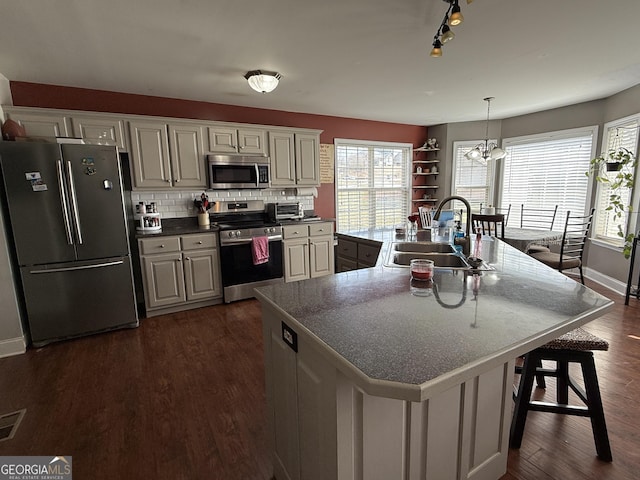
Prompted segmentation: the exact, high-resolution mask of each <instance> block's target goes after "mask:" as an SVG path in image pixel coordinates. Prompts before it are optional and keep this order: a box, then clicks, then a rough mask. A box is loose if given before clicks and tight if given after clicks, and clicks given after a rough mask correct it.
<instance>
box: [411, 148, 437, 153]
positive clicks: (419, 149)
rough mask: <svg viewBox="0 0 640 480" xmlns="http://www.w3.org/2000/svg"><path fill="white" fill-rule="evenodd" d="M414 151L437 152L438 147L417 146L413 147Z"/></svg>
mask: <svg viewBox="0 0 640 480" xmlns="http://www.w3.org/2000/svg"><path fill="white" fill-rule="evenodd" d="M413 151H414V152H439V151H440V149H439V148H424V147H418V148H414V149H413Z"/></svg>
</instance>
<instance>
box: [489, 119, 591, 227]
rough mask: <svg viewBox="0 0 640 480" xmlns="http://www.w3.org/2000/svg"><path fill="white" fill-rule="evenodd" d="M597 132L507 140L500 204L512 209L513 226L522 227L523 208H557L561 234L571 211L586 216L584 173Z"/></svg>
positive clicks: (581, 131)
mask: <svg viewBox="0 0 640 480" xmlns="http://www.w3.org/2000/svg"><path fill="white" fill-rule="evenodd" d="M594 132H595V129H594V128H588V129H578V130H571V131H566V132H553V133H547V134H543V135H533V136H530V137H526V138H523V139H505V141H504V148H505V150H506V151H507V157H506V159H505V160H503V162H504V163H503V166H504V167H503V174H502V190H501V200H500V202H501V205H509V204H511V205H512V208H511V214H510V215H509V223H510V224H512V225H519V223H520V205H521V204H524V205H525V207H527V208H535V209H553V208H554V206H555V205H558V213H557V216H556V220H555V223H554V227H553V228H554V230H562V228H563V222H564V219H565V217H566V213H567V211H568V210H570V211H571V212H572V213H573V214H583V213H584V212H585V209H586V205H587V193H588V188H589V179H588V178H587V176H586V175H585V172H586V171H587V170H588V169H589V161H590V160H591V158H592V157H593V155H592V152H593V136H594ZM512 218H513V220H512Z"/></svg>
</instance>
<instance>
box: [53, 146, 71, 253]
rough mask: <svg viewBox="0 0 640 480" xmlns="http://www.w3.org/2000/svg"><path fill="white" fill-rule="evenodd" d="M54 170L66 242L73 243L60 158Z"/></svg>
mask: <svg viewBox="0 0 640 480" xmlns="http://www.w3.org/2000/svg"><path fill="white" fill-rule="evenodd" d="M56 171H57V173H58V184H59V185H60V187H59V189H60V203H62V218H63V220H64V231H65V233H66V234H67V243H68V244H69V245H73V236H72V234H71V219H70V218H69V202H68V200H67V190H66V188H65V186H64V175H63V174H62V160H60V159H58V160H57V161H56Z"/></svg>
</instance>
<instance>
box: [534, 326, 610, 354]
mask: <svg viewBox="0 0 640 480" xmlns="http://www.w3.org/2000/svg"><path fill="white" fill-rule="evenodd" d="M540 348H544V349H547V348H553V349H556V350H580V351H586V350H609V342H607V341H606V340H604V339H602V338H600V337H596V336H595V335H592V334H591V333H589V332H587V331H586V330H583V329H582V328H576V329H575V330H571V331H570V332H568V333H565V334H564V335H562V336H561V337H558V338H556V339H554V340H551V341H550V342H548V343H545V344H544V345H543V346H541V347H540Z"/></svg>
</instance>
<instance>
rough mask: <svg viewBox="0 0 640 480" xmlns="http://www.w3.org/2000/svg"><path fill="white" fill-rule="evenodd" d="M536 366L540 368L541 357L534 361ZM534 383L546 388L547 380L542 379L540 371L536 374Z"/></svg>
mask: <svg viewBox="0 0 640 480" xmlns="http://www.w3.org/2000/svg"><path fill="white" fill-rule="evenodd" d="M536 367H537V368H542V359H541V358H538V361H537V362H536ZM536 385H538V388H547V381H546V380H545V379H544V375H543V374H541V373H538V374H536Z"/></svg>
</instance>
